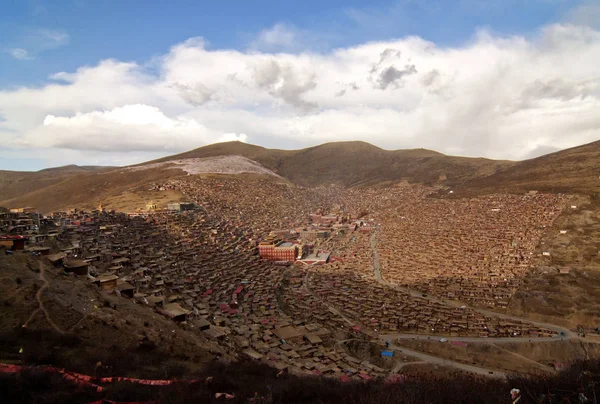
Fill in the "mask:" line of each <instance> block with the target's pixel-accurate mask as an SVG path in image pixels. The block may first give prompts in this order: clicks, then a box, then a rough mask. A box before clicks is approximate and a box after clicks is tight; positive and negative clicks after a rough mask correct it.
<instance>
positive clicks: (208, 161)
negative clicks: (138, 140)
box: [128, 156, 279, 177]
mask: <svg viewBox="0 0 600 404" xmlns="http://www.w3.org/2000/svg"><path fill="white" fill-rule="evenodd" d="M161 167H163V168H179V169H181V170H183V171H185V172H187V173H188V174H242V173H251V174H264V175H273V176H275V177H279V175H277V174H275V173H274V172H273V171H271V170H269V169H267V168H265V167H263V166H261V165H260V164H258V163H257V162H256V161H254V160H250V159H249V158H246V157H243V156H217V157H205V158H189V159H180V160H170V161H164V162H161V163H152V164H145V165H143V166H137V167H129V168H128V169H129V170H132V171H140V170H148V169H151V168H161Z"/></svg>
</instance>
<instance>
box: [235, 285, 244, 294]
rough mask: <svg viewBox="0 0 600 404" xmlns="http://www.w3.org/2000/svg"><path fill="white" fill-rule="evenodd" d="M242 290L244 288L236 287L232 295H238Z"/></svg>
mask: <svg viewBox="0 0 600 404" xmlns="http://www.w3.org/2000/svg"><path fill="white" fill-rule="evenodd" d="M242 290H244V287H243V286H238V288H237V289H236V290H235V291H234V292H233V293H234V294H236V295H239V294H240V292H241V291H242Z"/></svg>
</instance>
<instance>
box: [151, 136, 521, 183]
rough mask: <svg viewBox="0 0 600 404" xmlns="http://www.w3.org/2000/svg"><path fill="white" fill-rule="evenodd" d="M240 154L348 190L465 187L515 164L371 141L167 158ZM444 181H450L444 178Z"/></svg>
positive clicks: (217, 147)
mask: <svg viewBox="0 0 600 404" xmlns="http://www.w3.org/2000/svg"><path fill="white" fill-rule="evenodd" d="M222 155H241V156H244V157H247V158H249V159H251V160H254V161H256V162H258V163H260V164H261V165H263V166H264V167H266V168H268V169H270V170H272V171H274V172H275V173H277V174H279V175H280V176H282V177H284V178H287V179H288V180H290V181H291V182H293V183H295V184H298V185H301V186H305V187H315V186H320V185H330V184H337V185H342V186H346V187H360V186H385V185H393V184H395V183H398V182H400V181H402V180H406V181H408V182H411V183H436V182H438V181H440V180H442V181H452V182H453V183H461V182H464V181H467V180H470V179H474V178H478V177H481V176H487V175H490V174H492V173H495V172H496V171H497V170H499V169H501V168H504V167H507V166H510V165H511V164H512V163H511V162H508V161H495V160H489V159H483V158H468V157H453V156H446V155H444V154H441V153H438V152H435V151H432V150H426V149H407V150H384V149H381V148H379V147H377V146H374V145H372V144H370V143H366V142H358V141H357V142H334V143H325V144H322V145H319V146H314V147H309V148H306V149H301V150H279V149H266V148H264V147H260V146H254V145H250V144H245V143H242V142H227V143H218V144H214V145H209V146H205V147H201V148H199V149H195V150H191V151H189V152H186V153H182V154H177V155H174V156H169V157H165V158H163V159H160V160H156V161H157V162H161V161H163V162H164V161H170V160H175V159H185V158H202V157H213V156H222ZM444 178H445V180H444Z"/></svg>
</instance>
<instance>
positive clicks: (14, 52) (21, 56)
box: [8, 48, 34, 60]
mask: <svg viewBox="0 0 600 404" xmlns="http://www.w3.org/2000/svg"><path fill="white" fill-rule="evenodd" d="M8 53H9V54H10V56H12V57H13V58H15V59H17V60H33V59H34V57H33V56H31V55H30V54H29V52H27V50H26V49H23V48H13V49H10V50H9V51H8Z"/></svg>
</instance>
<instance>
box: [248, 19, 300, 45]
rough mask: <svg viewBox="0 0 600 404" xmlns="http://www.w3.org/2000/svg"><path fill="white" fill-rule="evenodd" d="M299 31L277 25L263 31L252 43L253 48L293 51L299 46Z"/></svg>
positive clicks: (280, 24)
mask: <svg viewBox="0 0 600 404" xmlns="http://www.w3.org/2000/svg"><path fill="white" fill-rule="evenodd" d="M299 39H300V38H299V34H298V31H297V30H296V29H295V28H293V27H291V26H289V25H287V24H282V23H279V24H275V25H273V26H272V27H271V28H268V29H265V30H263V31H261V32H260V33H259V34H258V36H257V38H256V39H255V40H254V41H252V43H251V47H252V48H254V49H258V50H266V51H272V50H280V49H293V48H294V47H296V46H297V45H298V41H299Z"/></svg>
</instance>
